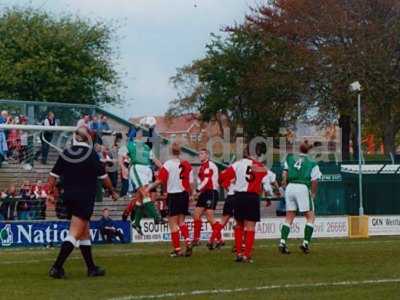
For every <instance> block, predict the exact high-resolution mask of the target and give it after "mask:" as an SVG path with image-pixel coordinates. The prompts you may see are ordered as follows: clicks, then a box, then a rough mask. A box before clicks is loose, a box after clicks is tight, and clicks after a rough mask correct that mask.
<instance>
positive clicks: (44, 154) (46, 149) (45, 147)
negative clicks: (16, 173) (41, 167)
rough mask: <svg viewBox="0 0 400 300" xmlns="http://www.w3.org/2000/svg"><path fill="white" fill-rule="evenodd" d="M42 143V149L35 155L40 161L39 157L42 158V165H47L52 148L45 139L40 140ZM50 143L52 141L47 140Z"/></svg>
mask: <svg viewBox="0 0 400 300" xmlns="http://www.w3.org/2000/svg"><path fill="white" fill-rule="evenodd" d="M40 140H41V142H42V146H41V148H40V150H39V151H38V152H36V154H35V159H36V160H38V159H39V156H40V155H41V156H42V163H43V164H46V163H47V157H48V156H49V150H50V146H49V144H47V143H46V142H45V141H43V139H42V138H41V139H40ZM47 141H48V142H50V141H51V140H47Z"/></svg>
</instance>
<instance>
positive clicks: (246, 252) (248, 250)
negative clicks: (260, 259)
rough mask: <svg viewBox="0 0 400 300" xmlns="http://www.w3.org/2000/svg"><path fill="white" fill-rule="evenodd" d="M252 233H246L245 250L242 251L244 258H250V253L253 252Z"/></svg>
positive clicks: (253, 236) (253, 235)
mask: <svg viewBox="0 0 400 300" xmlns="http://www.w3.org/2000/svg"><path fill="white" fill-rule="evenodd" d="M255 235H256V234H255V232H254V231H246V241H245V245H246V246H245V249H244V256H246V257H251V252H252V251H253V246H254V238H255Z"/></svg>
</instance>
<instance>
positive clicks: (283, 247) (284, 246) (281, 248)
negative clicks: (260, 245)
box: [278, 243, 290, 254]
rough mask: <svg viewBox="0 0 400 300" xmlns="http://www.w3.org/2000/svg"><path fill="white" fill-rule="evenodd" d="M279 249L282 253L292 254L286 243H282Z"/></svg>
mask: <svg viewBox="0 0 400 300" xmlns="http://www.w3.org/2000/svg"><path fill="white" fill-rule="evenodd" d="M278 249H279V252H280V253H282V254H290V251H289V248H288V246H287V245H286V244H284V243H280V244H279V247H278Z"/></svg>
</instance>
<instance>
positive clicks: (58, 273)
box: [49, 267, 65, 279]
mask: <svg viewBox="0 0 400 300" xmlns="http://www.w3.org/2000/svg"><path fill="white" fill-rule="evenodd" d="M49 276H50V277H53V278H55V279H62V278H65V272H64V269H63V268H55V267H51V269H50V271H49Z"/></svg>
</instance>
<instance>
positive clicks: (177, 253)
mask: <svg viewBox="0 0 400 300" xmlns="http://www.w3.org/2000/svg"><path fill="white" fill-rule="evenodd" d="M170 256H171V257H173V258H175V257H183V253H182V251H181V250H173V251H172V252H171V253H170Z"/></svg>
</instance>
